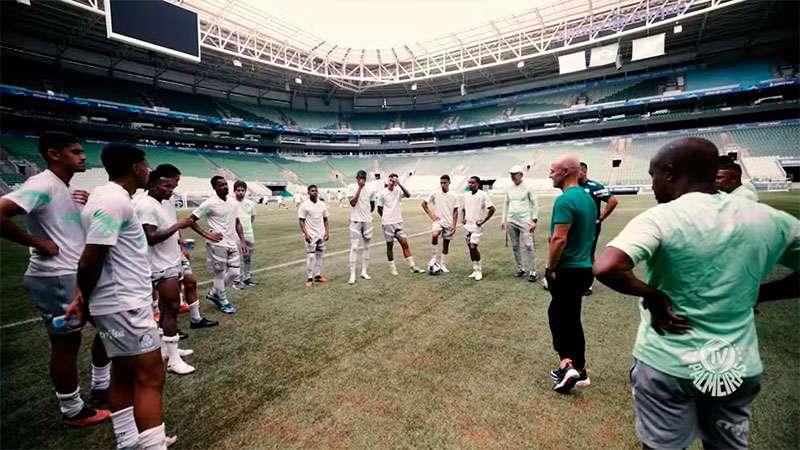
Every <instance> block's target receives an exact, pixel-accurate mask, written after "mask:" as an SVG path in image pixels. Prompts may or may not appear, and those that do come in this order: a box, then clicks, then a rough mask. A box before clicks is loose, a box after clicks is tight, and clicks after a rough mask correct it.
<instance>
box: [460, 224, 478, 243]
mask: <svg viewBox="0 0 800 450" xmlns="http://www.w3.org/2000/svg"><path fill="white" fill-rule="evenodd" d="M482 236H483V227H479V226H477V225H475V224H474V223H472V224H470V223H468V224H466V225H464V238H465V239H466V240H467V244H473V245H478V244H480V243H481V237H482Z"/></svg>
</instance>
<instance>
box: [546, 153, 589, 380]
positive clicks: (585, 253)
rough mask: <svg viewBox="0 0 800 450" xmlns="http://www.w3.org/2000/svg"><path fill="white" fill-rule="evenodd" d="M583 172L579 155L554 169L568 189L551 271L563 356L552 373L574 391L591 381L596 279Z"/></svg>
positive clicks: (553, 240)
mask: <svg viewBox="0 0 800 450" xmlns="http://www.w3.org/2000/svg"><path fill="white" fill-rule="evenodd" d="M579 171H580V165H579V160H578V157H577V156H573V155H566V156H563V157H561V158H559V159H558V160H557V161H556V162H555V163H553V165H552V166H551V168H550V179H552V180H553V186H554V187H557V188H559V189H561V190H562V191H563V193H562V194H561V195H560V196H558V197H557V198H556V201H555V203H554V204H553V218H552V220H551V221H550V240H549V246H548V258H547V269H546V272H545V277H546V278H547V283H548V286H549V287H550V295H551V297H552V300H551V301H550V307H549V308H548V311H547V313H548V318H549V321H550V333H551V334H552V336H553V348H554V349H555V351H556V352H557V353H558V356H559V358H560V359H561V362H560V364H559V367H558V369H556V370H554V371H553V372H552V373H551V376H552V378H553V383H554V386H553V389H554V390H555V391H556V392H560V393H567V392H569V390H570V389H572V387H574V386H575V385H576V384H579V385H581V384H582V385H588V384H589V376H588V373H587V372H586V357H585V351H586V343H585V341H584V337H583V325H582V324H581V303H582V301H583V293H584V292H585V291H586V289H587V288H588V287H589V286H590V285H591V283H592V243H593V242H594V236H595V225H596V222H597V208H596V207H595V205H594V201H593V200H592V197H591V196H590V195H589V194H588V193H587V192H586V191H584V190H583V188H581V187H580V186H578V174H579Z"/></svg>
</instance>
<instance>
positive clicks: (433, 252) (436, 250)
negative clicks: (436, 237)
mask: <svg viewBox="0 0 800 450" xmlns="http://www.w3.org/2000/svg"><path fill="white" fill-rule="evenodd" d="M438 256H439V246H438V245H433V244H431V258H432V259H433V260H434V261H436V259H437V258H438Z"/></svg>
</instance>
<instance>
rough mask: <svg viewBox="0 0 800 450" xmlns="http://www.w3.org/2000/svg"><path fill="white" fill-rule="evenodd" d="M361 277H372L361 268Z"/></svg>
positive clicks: (367, 278) (366, 278)
mask: <svg viewBox="0 0 800 450" xmlns="http://www.w3.org/2000/svg"><path fill="white" fill-rule="evenodd" d="M395 270H397V269H395ZM361 278H363V279H365V280H371V279H372V277H371V276H369V274H368V273H367V272H365V271H363V270H362V271H361Z"/></svg>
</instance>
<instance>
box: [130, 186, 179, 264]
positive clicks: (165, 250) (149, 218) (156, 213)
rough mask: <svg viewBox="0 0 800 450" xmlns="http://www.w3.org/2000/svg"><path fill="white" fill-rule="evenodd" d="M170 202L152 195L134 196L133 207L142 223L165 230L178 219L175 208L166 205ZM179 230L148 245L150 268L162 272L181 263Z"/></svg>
mask: <svg viewBox="0 0 800 450" xmlns="http://www.w3.org/2000/svg"><path fill="white" fill-rule="evenodd" d="M166 204H170V202H169V200H165V201H163V202H159V201H158V200H156V199H154V198H153V197H151V196H150V195H144V196H141V197H134V199H133V209H134V211H135V212H136V217H138V218H139V222H141V223H142V225H153V226H155V227H156V228H158V229H159V230H164V229H166V228H169V227H171V226H173V225H175V222H177V221H178V218H177V215H176V213H175V208H174V207H173V208H168V207H167V206H165V205H166ZM178 239H179V236H178V232H177V231H176V232H174V233H172V235H170V236H169V237H168V238H166V239H164V240H163V241H161V242H159V243H158V244H156V245H150V246H148V256H149V258H150V270H152V271H153V272H161V271H162V270H165V269H169V268H170V267H175V266H177V265H179V264H180V263H181V259H182V257H183V253H182V252H181V248H180V244H178Z"/></svg>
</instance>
